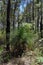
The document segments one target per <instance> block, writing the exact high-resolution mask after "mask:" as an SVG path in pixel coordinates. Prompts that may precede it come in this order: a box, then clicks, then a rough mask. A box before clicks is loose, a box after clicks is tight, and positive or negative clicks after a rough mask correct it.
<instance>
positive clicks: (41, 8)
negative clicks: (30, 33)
mask: <svg viewBox="0 0 43 65" xmlns="http://www.w3.org/2000/svg"><path fill="white" fill-rule="evenodd" d="M40 32H41V38H42V0H41V22H40Z"/></svg>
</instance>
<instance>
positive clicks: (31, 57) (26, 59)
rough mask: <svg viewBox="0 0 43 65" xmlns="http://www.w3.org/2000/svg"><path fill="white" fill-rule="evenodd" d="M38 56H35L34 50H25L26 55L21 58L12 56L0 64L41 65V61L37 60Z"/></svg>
mask: <svg viewBox="0 0 43 65" xmlns="http://www.w3.org/2000/svg"><path fill="white" fill-rule="evenodd" d="M37 58H38V56H35V54H34V52H33V51H31V52H27V53H26V55H24V56H23V57H21V58H13V59H10V61H9V62H8V63H3V64H0V65H42V64H43V62H37V61H38V59H37Z"/></svg>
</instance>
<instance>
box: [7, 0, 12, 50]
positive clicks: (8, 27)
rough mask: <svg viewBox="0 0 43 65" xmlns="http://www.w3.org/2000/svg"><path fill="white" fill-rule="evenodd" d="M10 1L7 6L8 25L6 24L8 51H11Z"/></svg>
mask: <svg viewBox="0 0 43 65" xmlns="http://www.w3.org/2000/svg"><path fill="white" fill-rule="evenodd" d="M10 6H11V4H10V0H8V4H7V23H6V45H7V46H6V50H7V51H9V45H10V42H9V40H10Z"/></svg>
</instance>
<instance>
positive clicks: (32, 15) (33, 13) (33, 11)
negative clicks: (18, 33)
mask: <svg viewBox="0 0 43 65" xmlns="http://www.w3.org/2000/svg"><path fill="white" fill-rule="evenodd" d="M32 19H33V20H34V0H33V7H32Z"/></svg>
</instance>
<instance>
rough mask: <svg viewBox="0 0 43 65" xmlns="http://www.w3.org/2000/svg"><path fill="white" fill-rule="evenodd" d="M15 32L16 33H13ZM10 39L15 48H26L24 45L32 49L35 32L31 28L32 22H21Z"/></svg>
mask: <svg viewBox="0 0 43 65" xmlns="http://www.w3.org/2000/svg"><path fill="white" fill-rule="evenodd" d="M15 33H16V35H15ZM15 33H14V35H13V38H12V39H11V43H12V44H13V45H14V48H15V49H17V50H21V49H22V50H26V47H28V48H29V49H33V46H34V38H35V36H36V35H35V34H34V31H33V30H32V24H27V23H26V24H22V25H21V26H20V28H19V29H18V30H16V31H15Z"/></svg>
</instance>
